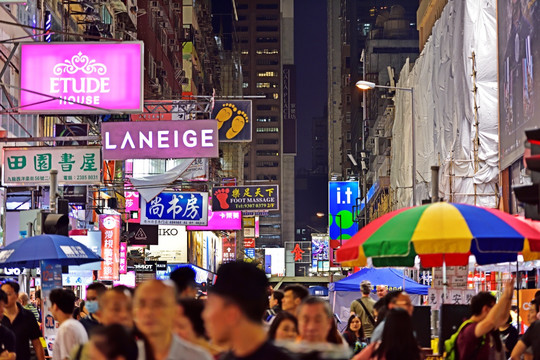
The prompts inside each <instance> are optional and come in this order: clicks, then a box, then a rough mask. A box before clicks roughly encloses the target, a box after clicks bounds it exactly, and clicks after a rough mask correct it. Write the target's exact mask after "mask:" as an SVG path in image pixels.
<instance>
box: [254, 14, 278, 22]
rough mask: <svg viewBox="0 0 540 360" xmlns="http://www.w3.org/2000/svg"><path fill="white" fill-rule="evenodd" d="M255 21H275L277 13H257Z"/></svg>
mask: <svg viewBox="0 0 540 360" xmlns="http://www.w3.org/2000/svg"><path fill="white" fill-rule="evenodd" d="M256 20H257V21H275V20H278V16H277V15H259V16H257V17H256Z"/></svg>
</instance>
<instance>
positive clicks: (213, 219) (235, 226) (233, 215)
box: [187, 204, 242, 231]
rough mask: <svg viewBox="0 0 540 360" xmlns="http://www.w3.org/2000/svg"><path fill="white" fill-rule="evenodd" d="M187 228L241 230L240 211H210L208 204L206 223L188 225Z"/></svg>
mask: <svg viewBox="0 0 540 360" xmlns="http://www.w3.org/2000/svg"><path fill="white" fill-rule="evenodd" d="M187 229H188V230H192V231H193V230H200V231H205V230H207V231H213V230H242V212H241V211H212V206H211V205H210V204H208V225H206V226H188V227H187Z"/></svg>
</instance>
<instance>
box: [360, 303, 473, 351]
mask: <svg viewBox="0 0 540 360" xmlns="http://www.w3.org/2000/svg"><path fill="white" fill-rule="evenodd" d="M421 358H422V355H421V351H420V347H419V346H418V343H417V341H416V338H415V337H414V332H413V325H412V318H411V316H410V315H409V313H408V312H407V311H405V310H403V309H401V308H394V309H391V310H389V311H388V314H387V317H386V326H385V327H384V331H383V334H382V339H381V340H380V341H374V342H372V343H371V344H370V345H369V346H368V347H366V348H365V349H364V350H362V351H361V352H360V353H359V354H357V355H356V356H355V357H354V358H353V360H420V359H421ZM463 359H470V358H463Z"/></svg>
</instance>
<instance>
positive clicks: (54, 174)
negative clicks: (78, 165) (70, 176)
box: [49, 170, 58, 214]
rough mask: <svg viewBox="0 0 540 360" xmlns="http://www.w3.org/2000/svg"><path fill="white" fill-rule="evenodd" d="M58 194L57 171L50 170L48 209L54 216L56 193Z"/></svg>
mask: <svg viewBox="0 0 540 360" xmlns="http://www.w3.org/2000/svg"><path fill="white" fill-rule="evenodd" d="M57 192H58V170H51V187H50V189H49V208H50V211H51V214H56V193H57Z"/></svg>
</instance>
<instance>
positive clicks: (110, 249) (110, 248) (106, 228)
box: [98, 215, 120, 280]
mask: <svg viewBox="0 0 540 360" xmlns="http://www.w3.org/2000/svg"><path fill="white" fill-rule="evenodd" d="M99 230H101V257H102V258H103V260H104V261H102V262H101V269H100V270H99V274H98V278H99V280H118V279H119V276H120V275H119V271H120V268H119V265H120V259H119V257H120V215H99Z"/></svg>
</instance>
